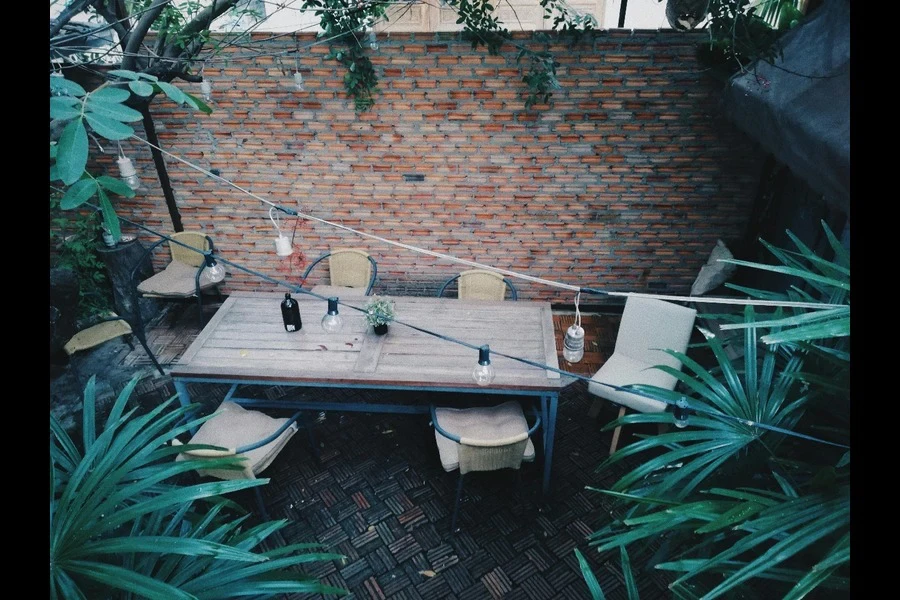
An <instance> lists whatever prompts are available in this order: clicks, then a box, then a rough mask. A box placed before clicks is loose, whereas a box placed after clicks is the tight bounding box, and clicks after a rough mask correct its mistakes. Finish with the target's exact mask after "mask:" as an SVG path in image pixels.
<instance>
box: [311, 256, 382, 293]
mask: <svg viewBox="0 0 900 600" xmlns="http://www.w3.org/2000/svg"><path fill="white" fill-rule="evenodd" d="M335 252H337V250H334V251H329V252H326V253H325V254H323V255H322V256H320V257H319V258H317V259H316V260H314V261H313V262H311V263H310V264H309V266H308V267H306V270H305V271H303V281H304V285H305V282H306V278H307V277H309V274H310V273H311V272H312V270H313V267H315V266H316V265H317V264H319V263H320V262H322V261H323V260H325V259H326V258H328V257H329V256H331V255H332V254H334V253H335ZM366 258H368V259H369V264H371V265H372V276H371V277H370V278H369V285H368V287H366V296H368V295H369V294H370V293H371V291H372V287H373V286H374V285H375V278H376V277H377V276H378V264H377V263H376V262H375V259H374V258H372V257H371V256H367V257H366Z"/></svg>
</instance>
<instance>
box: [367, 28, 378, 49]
mask: <svg viewBox="0 0 900 600" xmlns="http://www.w3.org/2000/svg"><path fill="white" fill-rule="evenodd" d="M369 48H371V49H372V50H378V38H377V37H375V32H374V31H370V32H369Z"/></svg>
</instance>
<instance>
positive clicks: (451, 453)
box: [431, 400, 541, 533]
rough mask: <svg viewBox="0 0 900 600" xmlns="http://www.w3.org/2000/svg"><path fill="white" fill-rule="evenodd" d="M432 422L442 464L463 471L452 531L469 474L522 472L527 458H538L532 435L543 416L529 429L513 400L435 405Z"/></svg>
mask: <svg viewBox="0 0 900 600" xmlns="http://www.w3.org/2000/svg"><path fill="white" fill-rule="evenodd" d="M431 422H432V424H433V425H434V437H435V441H436V442H437V447H438V453H439V454H440V457H441V465H442V466H443V467H444V470H445V471H447V472H448V473H449V472H451V471H456V470H459V482H458V484H457V486H456V502H455V504H454V506H453V518H452V520H451V523H450V531H451V532H453V533H457V532H458V529H457V528H456V519H457V516H458V514H459V500H460V497H461V496H462V490H463V478H464V477H465V475H466V474H467V473H470V472H472V471H496V470H499V469H515V470H516V472H517V474H518V470H519V467H521V466H522V462H523V461H526V462H531V461H533V460H534V454H535V452H534V444H532V442H531V435H532V434H533V433H534V432H535V431H536V430H537V428H538V427H540V425H541V419H540V417H538V416H536V419H535V424H534V426H532V427H531V429H529V428H528V421H526V419H525V414H524V413H523V412H522V406H521V405H520V404H519V403H518V402H517V401H515V400H511V401H509V402H504V403H503V404H500V405H498V406H487V407H475V408H462V409H460V408H436V407H434V406H432V407H431Z"/></svg>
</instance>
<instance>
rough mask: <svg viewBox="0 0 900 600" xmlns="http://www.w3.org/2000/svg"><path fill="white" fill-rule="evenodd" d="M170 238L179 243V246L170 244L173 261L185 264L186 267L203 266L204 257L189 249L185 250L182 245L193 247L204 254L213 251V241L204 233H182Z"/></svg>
mask: <svg viewBox="0 0 900 600" xmlns="http://www.w3.org/2000/svg"><path fill="white" fill-rule="evenodd" d="M169 237H171V238H172V239H173V240H177V241H178V242H179V243H178V244H173V243H171V242H169V249H170V250H171V252H172V260H174V261H178V262H180V263H184V264H186V265H191V266H192V267H199V266H200V265H201V264H203V261H204V257H203V255H202V254H201V253H200V252H194V251H193V250H191V249H189V248H185V247H184V246H182V245H181V244H186V245H188V246H191V247H192V248H197V249H198V250H200V251H202V252H206V251H208V250H211V249H212V240H211V239H210V238H209V236H208V235H206V234H204V233H197V232H194V231H182V232H180V233H173V234H172V235H170V236H169Z"/></svg>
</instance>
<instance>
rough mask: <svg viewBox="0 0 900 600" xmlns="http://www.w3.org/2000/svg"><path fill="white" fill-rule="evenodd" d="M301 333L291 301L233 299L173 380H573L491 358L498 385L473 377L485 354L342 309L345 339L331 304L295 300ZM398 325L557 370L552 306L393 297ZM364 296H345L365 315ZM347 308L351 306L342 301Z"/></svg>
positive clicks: (441, 383)
mask: <svg viewBox="0 0 900 600" xmlns="http://www.w3.org/2000/svg"><path fill="white" fill-rule="evenodd" d="M293 297H294V299H295V300H297V302H298V304H299V306H300V316H301V318H302V320H303V328H302V329H301V330H300V331H298V332H287V331H285V330H284V324H283V322H282V318H281V306H280V305H281V301H282V300H283V299H284V294H283V293H278V292H234V293H233V294H231V295H230V296H229V297H228V299H227V300H226V301H225V302H224V303H223V304H222V307H221V308H220V309H219V310H218V312H216V314H215V316H214V317H213V318H212V319H210V321H209V323H208V324H207V325H206V327H204V328H203V331H201V332H200V335H199V336H197V339H195V340H194V342H193V343H192V344H191V346H190V347H189V348H188V349H187V351H186V352H185V353H184V355H183V356H182V358H181V359H180V360H179V362H178V364H176V365H174V366H173V367H172V370H171V374H172V376H173V377H195V378H210V379H223V380H228V379H233V380H242V379H246V380H271V381H273V382H278V381H283V382H298V383H300V382H322V383H346V384H353V385H361V386H364V385H365V384H372V385H397V386H401V387H410V388H425V389H427V388H439V387H444V388H475V389H483V390H484V391H485V392H489V391H490V389H491V388H494V389H503V390H519V389H521V390H531V391H534V390H546V391H548V392H554V391H558V390H559V389H560V388H561V387H563V386H564V385H565V384H567V383H568V381H567V380H568V379H569V378H565V380H564V379H563V378H561V377H560V375H559V374H558V373H554V372H552V371H547V370H545V369H541V368H538V367H532V366H530V365H526V364H524V363H521V362H518V361H514V360H511V359H508V358H503V357H500V356H495V355H494V354H493V352H492V354H491V364H493V365H494V368H495V369H496V378H495V379H494V382H493V383H492V384H491V385H490V386H488V387H486V388H481V387H479V386H478V385H477V384H476V383H475V382H474V381H473V379H472V369H473V368H474V367H475V364H476V363H477V361H478V351H477V350H475V349H472V348H467V347H465V346H462V345H460V344H456V343H453V342H449V341H446V340H441V339H439V338H436V337H434V336H431V335H428V334H426V333H422V332H419V331H416V330H414V329H412V328H410V327H406V326H404V325H401V324H399V323H391V324H390V327H389V332H388V333H387V334H386V335H382V336H379V335H376V334H375V333H374V332H373V331H372V327H371V326H370V325H368V324H367V323H366V321H365V316H364V315H363V313H361V312H359V311H355V310H352V309H350V308H348V307H345V306H341V307H340V315H341V317H342V318H343V321H344V327H343V330H342V331H341V332H340V333H336V334H329V333H326V332H325V331H323V330H322V326H321V324H320V322H321V320H322V317H323V316H324V314H325V311H326V309H327V303H326V302H325V301H324V300H319V299H318V298H314V297H311V296H307V295H304V294H294V295H293ZM390 299H392V300H393V301H394V303H395V304H394V311H395V314H396V318H397V319H398V320H399V321H404V322H407V323H409V324H411V325H415V326H417V327H421V328H424V329H428V330H430V331H435V332H437V333H441V334H444V335H447V336H451V337H454V338H457V339H460V340H463V341H465V342H468V343H470V344H474V345H477V346H480V345H482V344H489V345H490V347H491V350H492V351H499V352H504V353H506V354H510V355H514V356H518V357H522V358H526V359H529V360H532V361H534V362H538V363H541V364H545V365H548V366H550V367H553V368H556V369H558V368H559V362H558V360H557V355H556V341H555V337H554V333H553V319H552V315H551V311H550V305H549V303H546V302H521V301H520V302H512V301H507V302H494V301H474V300H470V301H466V300H458V299H456V298H420V297H403V296H391V297H390ZM365 301H366V299H365V298H347V300H346V303H347V304H350V305H352V306H358V307H362V306H363V305H364V303H365ZM342 302H344V300H342Z"/></svg>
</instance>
